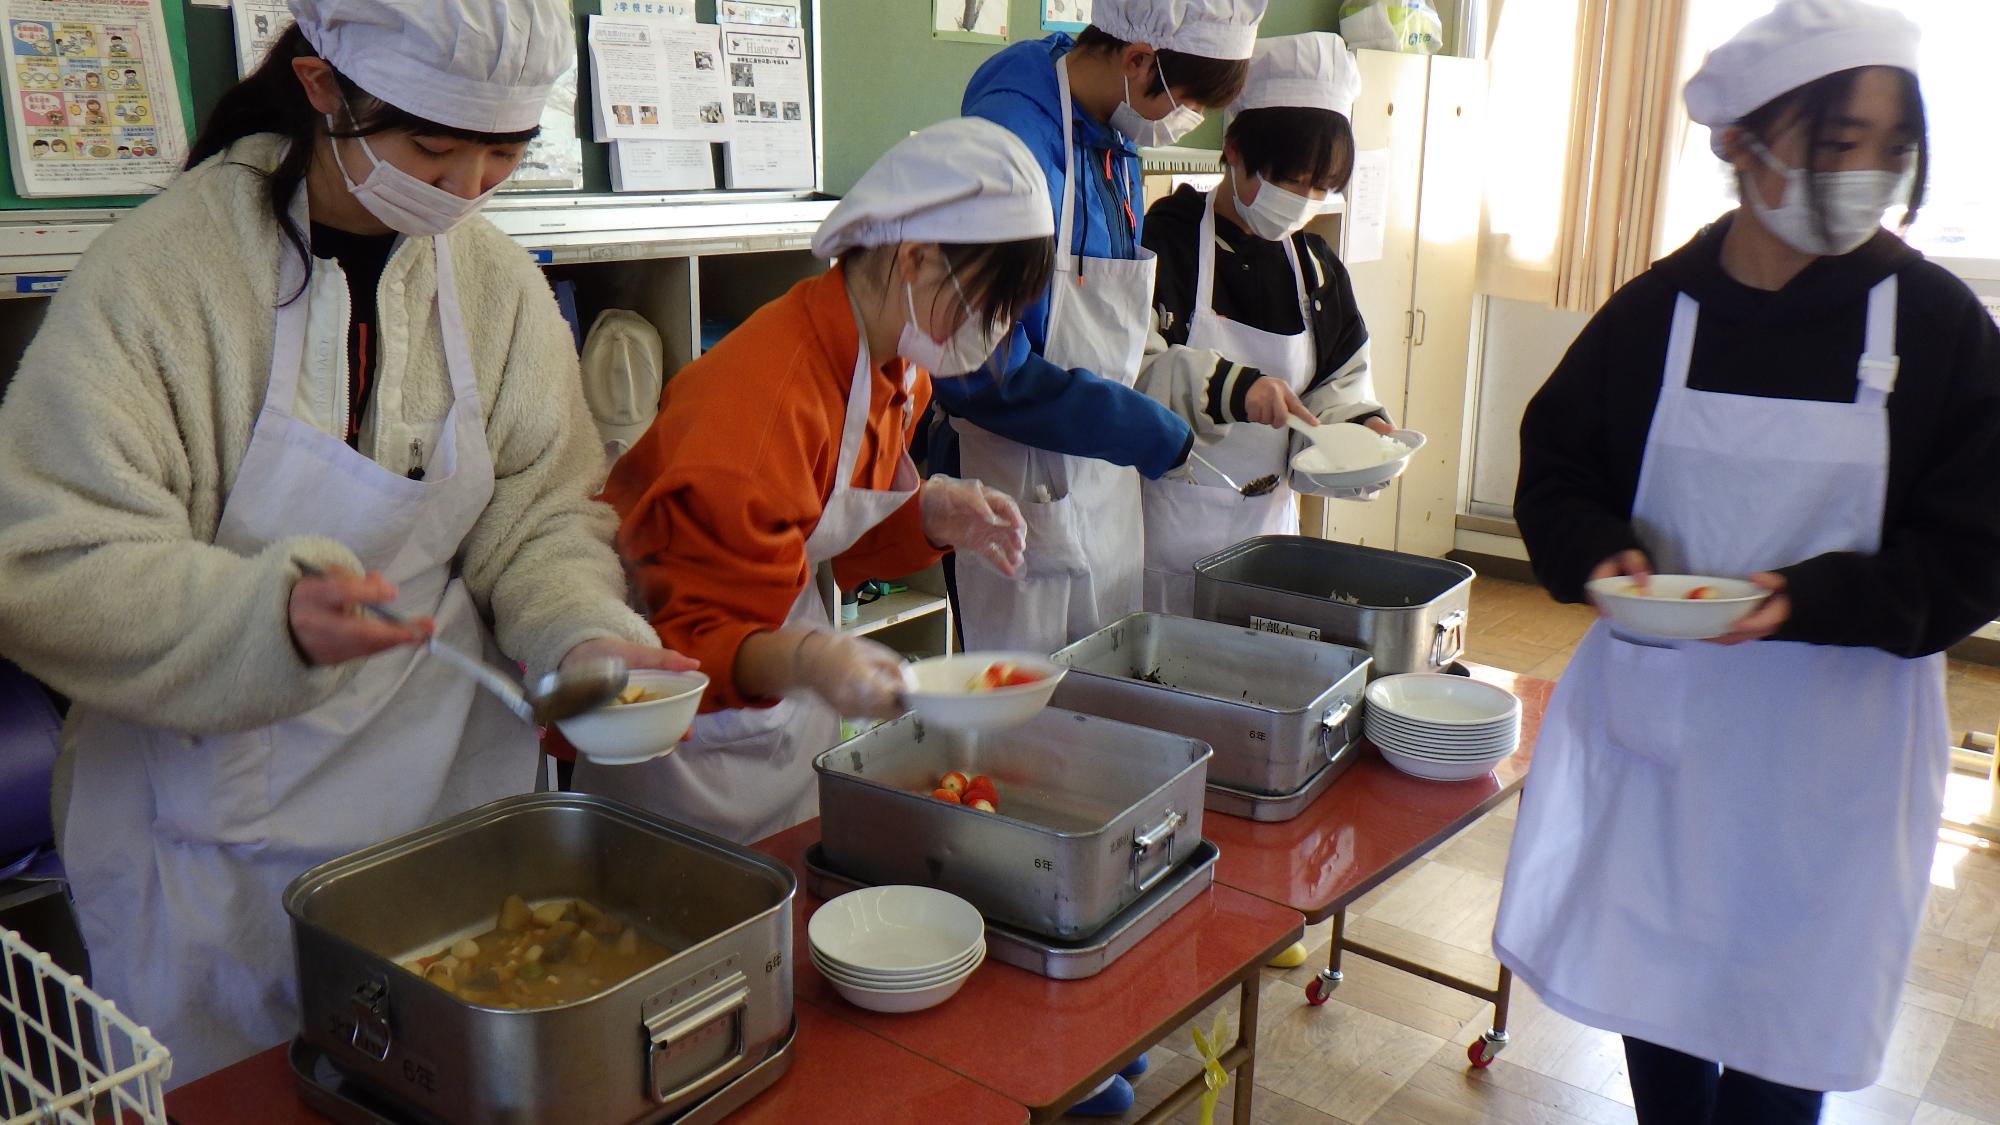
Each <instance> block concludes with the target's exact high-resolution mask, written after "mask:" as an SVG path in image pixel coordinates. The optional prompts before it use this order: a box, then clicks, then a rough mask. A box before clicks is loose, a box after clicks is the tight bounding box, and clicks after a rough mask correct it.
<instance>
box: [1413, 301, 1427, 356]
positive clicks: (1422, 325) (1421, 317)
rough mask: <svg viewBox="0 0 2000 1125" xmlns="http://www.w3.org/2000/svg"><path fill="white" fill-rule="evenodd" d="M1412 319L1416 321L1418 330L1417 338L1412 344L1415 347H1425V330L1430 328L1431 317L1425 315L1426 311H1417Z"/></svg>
mask: <svg viewBox="0 0 2000 1125" xmlns="http://www.w3.org/2000/svg"><path fill="white" fill-rule="evenodd" d="M1411 319H1412V320H1413V321H1415V323H1416V330H1417V334H1416V338H1415V339H1414V340H1413V341H1412V343H1413V345H1414V346H1416V347H1419V348H1421V347H1423V346H1424V330H1425V329H1427V328H1429V327H1430V317H1429V316H1428V315H1427V314H1425V312H1424V310H1422V309H1417V310H1416V311H1415V312H1414V313H1413V314H1412V316H1411Z"/></svg>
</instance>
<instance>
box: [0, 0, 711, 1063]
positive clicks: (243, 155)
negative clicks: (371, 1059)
mask: <svg viewBox="0 0 2000 1125" xmlns="http://www.w3.org/2000/svg"><path fill="white" fill-rule="evenodd" d="M293 9H294V11H295V13H296V14H297V16H298V21H299V23H298V27H297V28H295V29H294V30H293V31H291V32H290V33H288V34H287V35H286V36H285V37H284V38H282V39H280V40H279V41H278V43H277V45H276V46H275V47H274V48H273V50H272V53H271V55H270V57H269V58H268V59H267V60H266V62H265V63H264V65H263V66H262V67H261V68H260V69H259V70H258V71H257V72H256V73H255V74H254V75H252V76H251V77H250V78H249V79H247V80H246V81H245V82H243V83H242V84H240V85H239V86H237V87H236V88H235V89H233V90H231V91H230V92H229V93H228V94H226V95H225V96H224V98H223V100H222V102H221V104H220V105H219V106H218V108H217V110H216V112H215V115H214V116H213V118H212V119H211V121H210V122H209V125H208V128H207V129H206V130H205V131H204V133H203V135H202V137H201V138H200V140H199V141H198V143H197V144H196V146H195V152H194V156H193V161H194V165H195V166H194V167H192V168H191V170H190V171H188V172H187V173H186V174H185V175H183V176H182V177H180V178H179V179H178V180H176V181H175V182H174V183H173V184H172V185H171V186H169V187H168V188H167V190H166V191H165V192H164V193H162V194H161V195H160V196H159V197H158V198H157V199H155V200H153V201H151V202H149V203H147V204H146V205H145V206H143V207H140V208H139V209H137V210H136V211H135V212H133V213H132V214H131V215H128V216H126V217H125V218H123V219H121V220H120V221H119V222H118V224H117V225H116V226H115V227H114V228H113V229H112V230H110V231H109V232H107V233H106V234H105V235H103V236H102V238H100V239H99V241H98V242H97V243H96V244H94V245H93V246H92V247H91V249H90V251H89V252H88V253H87V254H85V255H84V258H83V260H82V262H81V263H80V264H79V265H78V267H77V269H76V271H75V272H74V273H73V274H72V275H71V277H70V279H69V281H68V283H67V284H66V285H65V286H64V288H63V292H62V294H61V296H59V297H58V298H56V300H55V302H54V303H53V305H52V307H51V309H50V311H49V316H48V322H47V324H46V325H45V326H44V331H43V332H42V333H41V334H40V335H39V336H38V337H37V339H36V341H35V343H34V344H33V345H32V346H31V347H30V348H29V350H28V353H27V355H26V357H25V358H24V359H23V361H22V366H21V370H20V374H19V376H18V377H17V378H16V380H15V382H14V385H13V388H12V392H11V393H10V395H9V396H8V398H7V401H6V404H5V407H4V408H0V466H4V468H0V650H4V651H5V652H6V653H7V654H8V656H9V657H10V658H11V659H14V660H16V661H18V662H19V663H20V664H21V665H22V666H23V667H25V668H28V669H30V670H31V671H33V672H34V674H36V675H37V676H38V677H40V678H42V679H43V680H45V681H46V682H48V683H49V684H51V685H52V686H53V687H55V688H56V689H57V690H59V691H61V692H63V693H64V694H66V695H68V696H70V697H71V698H72V699H73V700H74V701H75V707H74V709H73V711H72V713H71V716H70V725H69V729H68V730H67V732H66V734H65V747H66V753H65V757H64V759H63V762H62V771H61V774H62V777H61V779H59V783H58V793H57V794H56V806H55V807H56V811H57V814H58V819H59V820H60V822H61V829H60V845H61V850H62V855H63V859H64V861H65V864H66V866H67V869H68V873H69V878H70V882H71V886H72V888H73V890H74V892H75V895H76V901H77V908H78V913H79V915H80V919H81V923H82V929H83V936H84V939H85V942H86V945H87V947H88V950H89V954H90V961H91V967H92V977H93V983H94V984H95V985H96V987H97V988H98V989H99V990H100V991H102V992H103V993H105V994H106V995H107V996H109V997H110V998H111V999H112V1000H115V1001H116V1002H117V1003H118V1005H119V1006H120V1007H121V1008H122V1009H123V1010H125V1011H126V1012H128V1013H129V1014H130V1015H132V1016H133V1018H135V1019H137V1020H138V1021H139V1022H140V1023H143V1024H146V1025H148V1026H150V1027H151V1028H152V1029H153V1031H154V1032H155V1033H156V1034H158V1035H159V1036H160V1037H161V1040H162V1041H163V1042H164V1043H165V1044H166V1046H167V1047H168V1048H169V1049H170V1050H171V1051H172V1052H173V1055H174V1064H175V1065H174V1074H173V1078H174V1080H175V1081H176V1082H184V1081H188V1080H191V1079H194V1078H199V1077H200V1076H202V1075H203V1074H205V1073H207V1072H209V1071H211V1070H213V1069H215V1068H217V1067H219V1066H222V1065H224V1064H227V1063H230V1062H233V1061H235V1060H237V1059H239V1058H242V1057H244V1056H246V1055H248V1054H251V1053H253V1052H256V1051H260V1050H263V1049H265V1048H267V1047H270V1046H272V1045H273V1044H276V1043H279V1042H282V1041H284V1040H285V1039H287V1038H289V1037H290V1036H292V1035H294V1034H296V1033H297V1031H298V1027H297V1020H298V1015H297V1009H296V999H295V978H294V970H293V966H292V957H291V945H290V931H289V928H288V926H287V923H286V919H285V915H284V911H283V908H282V906H281V904H280V895H281V893H282V892H283V890H284V888H285V886H286V884H287V883H288V882H289V881H290V880H291V879H293V878H294V877H295V876H297V875H298V874H300V873H301V872H303V871H305V870H306V869H307V868H309V867H312V866H314V865H315V864H318V863H322V862H324V861H326V860H329V859H332V858H335V857H337V856H339V855H342V854H345V853H347V852H350V851H352V850H354V849H357V848H361V847H364V846H367V845H370V844H373V843H377V842H379V841H381V840H383V839H385V838H388V837H391V836H395V835H397V834H400V833H403V832H408V831H410V830H412V829H415V828H418V827H420V826H422V825H424V824H427V823H430V822H432V821H434V820H436V819H438V818H440V817H444V816H449V815H451V814H454V813H457V812H460V811H462V810H464V809H467V808H470V807H473V806H475V805H477V804H480V803H482V802H485V801H488V800H491V799H493V798H496V797H500V796H504V795H507V794H511V793H519V792H525V791H528V790H529V789H531V788H532V787H533V785H534V781H535V772H536V771H535V765H536V760H537V754H536V744H535V733H534V731H532V730H530V729H528V728H526V727H524V726H522V725H521V724H520V723H519V722H518V721H517V720H515V719H514V718H513V717H512V716H511V715H509V714H508V713H507V712H506V711H505V710H504V709H503V708H501V707H499V706H498V705H497V704H495V703H493V702H492V701H491V700H489V699H488V698H487V697H485V696H483V695H481V694H480V693H478V692H477V691H475V690H474V688H473V686H472V685H471V684H470V683H469V682H467V681H466V680H465V679H464V678H463V677H462V676H459V675H457V674H455V673H453V672H452V671H451V670H450V669H449V668H448V667H447V666H445V665H443V664H441V663H439V662H437V661H435V660H431V659H428V658H426V657H425V655H424V654H423V652H422V650H421V649H419V648H416V647H413V646H412V643H413V642H415V641H418V640H421V639H422V637H424V636H425V635H428V634H429V633H431V632H432V631H433V630H434V631H435V633H436V635H437V636H439V637H440V638H442V639H443V640H445V641H447V642H448V643H451V644H453V645H456V646H459V647H461V648H465V649H470V650H473V651H478V650H481V649H484V650H485V652H486V655H487V656H488V658H489V659H492V660H495V661H506V660H515V661H520V662H522V663H525V664H526V665H527V666H528V668H529V670H530V671H531V672H533V673H536V674H539V673H542V672H546V671H550V670H553V669H554V668H555V667H556V666H557V665H558V664H559V663H561V662H562V661H564V660H566V659H577V658H581V657H587V656H591V655H616V656H620V657H623V658H625V659H626V660H627V661H628V662H630V663H632V664H635V665H651V666H657V667H685V666H687V665H688V662H686V661H684V660H681V659H680V658H678V657H675V656H673V654H670V653H667V652H664V651H662V650H660V649H658V648H657V647H656V646H655V640H656V638H655V637H654V635H653V633H652V631H651V629H650V628H649V627H648V626H647V625H646V624H645V622H644V621H643V620H641V619H639V618H638V617H637V616H636V615H635V614H633V613H632V612H631V611H630V610H629V609H627V608H625V591H624V584H623V581H622V576H621V572H620V570H619V567H618V563H617V559H616V556H615V555H614V553H613V552H612V550H611V545H610V533H611V530H612V525H613V513H612V512H611V510H610V509H609V508H608V507H606V506H604V505H602V504H598V503H595V502H593V501H592V500H591V499H590V496H589V493H590V489H591V487H592V485H593V481H594V476H595V473H596V472H597V464H598V462H597V458H598V457H599V453H598V444H597V441H596V437H595V435H594V433H593V432H592V431H591V427H590V424H589V421H588V417H587V415H586V414H585V412H584V408H583V402H582V396H581V394H580V388H579V386H578V383H577V379H576V370H577V369H576V363H575V354H574V349H573V345H572V344H571V342H570V334H569V332H568V329H567V327H566V326H565V325H564V324H563V322H562V320H561V318H560V316H559V315H558V314H557V313H556V310H555V305H554V301H553V300H552V298H551V295H550V294H549V291H548V288H547V285H546V282H545V281H544V280H543V279H542V277H541V275H540V274H539V272H538V271H536V270H535V269H534V268H533V267H532V266H531V265H530V264H529V263H528V261H527V259H526V257H525V256H524V255H522V254H521V252H520V250H519V247H518V246H517V245H516V244H514V243H513V242H512V241H511V240H510V239H508V238H506V237H505V236H502V235H501V234H500V233H499V232H498V231H496V230H494V229H493V228H492V227H491V226H489V225H487V224H485V223H484V222H483V221H481V220H478V219H475V218H473V215H474V213H475V212H476V211H477V210H478V209H479V207H480V205H481V204H482V203H483V202H484V200H485V198H486V195H487V194H488V193H489V192H490V191H491V190H492V189H493V188H495V187H497V186H498V184H499V183H500V181H502V180H504V179H505V178H506V176H507V175H508V173H509V172H510V171H511V170H512V169H513V167H514V166H515V164H516V163H518V161H519V158H520V153H521V151H522V148H523V146H524V145H525V142H526V140H527V139H528V138H529V137H531V136H532V135H533V134H534V132H535V129H536V126H537V124H538V122H539V120H540V115H541V108H542V106H543V104H544V102H545V99H546V97H547V94H548V90H549V88H550V86H551V84H552V83H553V82H554V80H555V79H556V78H557V76H558V75H560V74H561V72H562V71H563V70H565V69H567V67H568V66H569V65H570V60H571V58H572V57H573V50H574V40H573V36H572V34H571V32H570V30H569V16H568V11H567V7H566V6H563V5H558V4H555V3H552V2H549V0H482V2H479V3H473V4H462V5H454V6H452V8H451V9H450V10H449V11H446V10H444V9H443V8H440V7H438V6H435V5H429V4H423V3H418V2H416V0H295V3H294V4H293ZM392 48H393V50H392ZM391 58H393V60H394V63H393V65H385V60H388V59H391ZM468 324H482V325H486V326H488V330H487V331H485V332H481V333H477V334H474V333H471V332H469V331H468V328H467V326H468ZM494 325H504V326H506V327H505V330H504V331H497V332H496V331H493V330H491V326H494ZM295 562H305V563H308V564H311V565H314V566H316V567H318V568H320V569H321V570H323V571H326V572H328V574H327V577H325V578H321V579H303V580H302V579H301V578H300V571H299V569H298V567H297V566H296V565H295ZM361 603H378V604H390V605H393V606H394V608H395V609H396V610H397V611H399V612H401V613H403V614H406V615H408V616H410V617H411V618H414V619H416V620H417V622H418V624H417V626H415V627H414V628H410V629H403V628H396V627H391V626H387V625H384V624H382V623H380V622H376V621H373V620H371V619H369V618H366V617H363V616H359V615H358V614H357V613H356V610H358V608H359V606H360V604H361Z"/></svg>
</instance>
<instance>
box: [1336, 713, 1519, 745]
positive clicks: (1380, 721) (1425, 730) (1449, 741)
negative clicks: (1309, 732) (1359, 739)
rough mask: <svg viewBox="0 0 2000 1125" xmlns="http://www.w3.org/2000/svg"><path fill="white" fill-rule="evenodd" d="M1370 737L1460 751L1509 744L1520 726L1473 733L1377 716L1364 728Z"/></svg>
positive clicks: (1504, 725)
mask: <svg viewBox="0 0 2000 1125" xmlns="http://www.w3.org/2000/svg"><path fill="white" fill-rule="evenodd" d="M1363 726H1364V727H1365V728H1366V730H1367V731H1368V733H1369V734H1371V735H1376V734H1381V735H1387V736H1389V737H1392V738H1402V739H1409V740H1412V741H1415V742H1420V743H1426V744H1432V745H1437V746H1441V747H1450V748H1458V749H1463V748H1467V747H1475V746H1493V745H1497V744H1499V743H1502V742H1507V741H1511V740H1513V739H1516V738H1519V737H1520V736H1521V724H1520V723H1506V724H1503V725H1500V726H1494V727H1482V728H1480V729H1478V730H1474V731H1463V730H1456V729H1453V728H1450V727H1425V726H1416V725H1413V724H1410V723H1401V722H1396V721H1395V720H1392V719H1387V718H1383V717H1382V716H1380V715H1371V716H1370V717H1369V718H1368V721H1367V722H1366V723H1364V724H1363Z"/></svg>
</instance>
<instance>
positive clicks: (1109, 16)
mask: <svg viewBox="0 0 2000 1125" xmlns="http://www.w3.org/2000/svg"><path fill="white" fill-rule="evenodd" d="M1268 2H1269V0H1097V5H1096V7H1094V8H1092V9H1091V10H1090V22H1091V25H1092V26H1093V27H1095V28H1097V30H1099V31H1102V32H1104V33H1105V34H1106V35H1110V36H1113V37H1115V38H1118V39H1123V40H1124V41H1126V42H1127V43H1144V44H1145V45H1147V46H1148V47H1151V48H1153V49H1154V50H1156V51H1162V50H1164V51H1179V52H1181V53H1183V54H1188V55H1200V56H1202V57H1203V58H1208V59H1247V58H1249V57H1250V51H1251V49H1252V48H1254V47H1255V46H1256V45H1257V23H1258V21H1259V20H1262V19H1263V18H1264V8H1265V6H1266V4H1267V3H1268Z"/></svg>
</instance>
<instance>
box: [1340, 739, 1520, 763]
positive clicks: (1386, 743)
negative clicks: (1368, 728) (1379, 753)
mask: <svg viewBox="0 0 2000 1125" xmlns="http://www.w3.org/2000/svg"><path fill="white" fill-rule="evenodd" d="M1368 741H1370V742H1373V743H1374V744H1375V748H1376V749H1378V750H1387V751H1393V752H1395V753H1398V754H1407V755H1409V756H1410V757H1412V758H1428V759H1430V760H1431V761H1433V762H1477V761H1489V762H1490V761H1497V760H1499V759H1501V758H1504V757H1506V756H1507V755H1509V754H1512V753H1513V752H1514V751H1516V750H1518V749H1520V747H1521V741H1520V739H1512V740H1510V741H1507V742H1502V743H1499V744H1498V745H1495V746H1486V747H1481V748H1480V749H1478V750H1464V751H1460V750H1439V749H1437V748H1436V747H1433V746H1426V745H1424V744H1423V743H1421V742H1398V741H1396V740H1395V739H1392V738H1391V739H1384V738H1374V737H1371V738H1369V740H1368Z"/></svg>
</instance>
